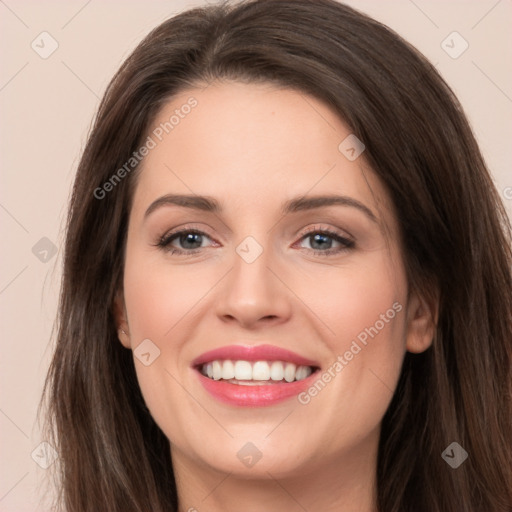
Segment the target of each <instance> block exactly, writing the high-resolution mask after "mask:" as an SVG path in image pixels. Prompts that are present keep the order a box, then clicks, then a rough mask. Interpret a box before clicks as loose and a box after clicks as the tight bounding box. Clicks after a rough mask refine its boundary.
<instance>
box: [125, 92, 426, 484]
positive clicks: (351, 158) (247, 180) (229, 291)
mask: <svg viewBox="0 0 512 512" xmlns="http://www.w3.org/2000/svg"><path fill="white" fill-rule="evenodd" d="M191 98H193V99H191ZM185 105H189V107H190V108H188V107H185ZM172 116H174V118H172ZM170 120H171V121H170ZM165 123H167V125H166V124H165ZM171 126H172V128H171ZM350 134H351V131H350V129H349V128H348V127H347V126H346V125H345V124H344V123H343V122H342V121H341V120H340V119H339V118H338V117H337V116H336V115H335V114H334V113H333V112H332V111H331V110H330V109H329V108H328V107H327V106H326V105H325V104H323V103H322V102H320V101H318V100H316V99H315V98H313V97H310V96H306V95H304V94H301V93H299V92H295V91H292V90H288V89H277V88H275V87H272V86H271V85H262V84H259V85H256V84H253V85H248V84H240V83H223V84H220V83H215V84H212V85H210V86H209V87H207V88H206V89H191V90H187V91H184V92H182V93H181V94H180V95H178V96H176V97H174V98H173V99H172V101H170V102H169V103H168V104H167V105H166V106H165V108H163V109H162V111H161V112H160V114H159V115H158V118H157V119H156V120H155V122H154V124H153V126H152V128H151V131H150V132H149V137H150V139H147V147H148V148H149V151H148V153H147V155H146V156H145V158H144V161H143V168H142V171H141V174H140V176H139V181H138V183H137V186H136V189H135V194H134V199H133V204H132V208H131V212H130V219H129V227H128V235H127V246H126V259H125V271H124V282H123V291H122V294H120V295H119V298H118V301H117V302H116V306H117V321H118V325H119V327H120V328H121V329H123V330H124V331H125V333H126V334H120V340H121V342H122V343H123V345H124V346H125V347H127V348H130V349H132V350H133V353H134V363H135V368H136V372H137V377H138V380H139V384H140V388H141V390H142V393H143V396H144V398H145V401H146V403H147V406H148V408H149V410H150V412H151V414H152V416H153V417H154V419H155V421H156V422H157V423H158V425H159V426H160V428H161V429H162V430H163V432H164V433H165V434H166V436H167V437H168V438H169V440H170V441H171V446H172V455H173V459H174V460H178V459H179V460H181V461H183V464H185V461H187V462H186V463H188V464H193V465H196V466H197V467H203V468H214V469H217V470H220V471H223V472H226V473H227V472H230V473H237V474H241V475H248V477H249V476H250V477H253V476H256V475H265V474H266V472H267V471H270V472H271V473H272V474H273V475H274V476H275V477H276V478H277V477H284V476H286V475H288V476H290V475H293V474H297V473H299V472H302V473H307V472H313V471H315V469H316V468H319V467H321V466H325V465H329V464H336V463H337V462H339V461H340V460H343V458H346V457H355V456H357V454H359V455H361V456H362V455H363V454H370V455H373V456H375V454H376V447H377V443H378V436H379V426H380V422H381V420H382V417H383V415H384V413H385V411H386V409H387V407H388V405H389V402H390V400H391V398H392V394H393V391H394V389H395V386H396V384H397V381H398V378H399V374H400V369H401V364H402V361H403V357H404V354H405V351H406V350H410V351H414V352H420V351H422V350H425V349H426V348H427V347H428V345H429V343H430V340H431V337H432V330H431V328H430V323H429V322H430V320H429V315H428V313H427V309H426V307H425V305H424V304H423V302H422V300H421V298H419V297H416V296H415V295H414V294H411V295H410V296H409V297H408V285H407V280H406V277H405V271H404V265H403V260H402V256H401V249H400V239H399V235H398V223H397V219H396V217H395V215H394V213H393V207H392V204H391V202H390V200H389V197H388V196H387V193H386V191H385V189H384V187H383V186H382V184H381V183H380V182H379V180H378V179H377V177H376V176H375V175H374V173H373V172H372V170H371V169H369V168H368V167H367V166H365V162H364V152H363V153H362V154H361V155H360V156H359V157H357V153H358V150H360V149H361V147H360V146H358V145H357V144H356V142H357V141H356V142H354V139H351V138H349V139H348V140H345V139H346V138H347V137H349V136H350ZM343 141H345V142H343ZM340 144H341V145H340ZM352 149H354V151H352ZM355 157H357V158H355ZM171 196H173V197H171ZM177 196H187V198H184V197H181V198H180V197H177ZM326 197H327V198H329V199H323V200H322V199H320V198H326ZM214 207H215V208H214ZM217 349H221V350H220V351H217V352H215V353H210V352H211V351H214V350H217ZM230 361H231V363H230ZM204 374H206V375H204ZM208 374H209V375H210V376H208ZM269 376H270V379H269ZM290 447H293V449H291V448H290ZM260 456H261V458H260V459H259V460H257V459H258V458H259V457H260ZM254 461H256V463H254Z"/></svg>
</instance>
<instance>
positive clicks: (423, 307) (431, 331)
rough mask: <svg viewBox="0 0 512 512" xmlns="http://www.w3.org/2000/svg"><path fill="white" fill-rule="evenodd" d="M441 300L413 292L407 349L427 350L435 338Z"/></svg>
mask: <svg viewBox="0 0 512 512" xmlns="http://www.w3.org/2000/svg"><path fill="white" fill-rule="evenodd" d="M438 307H439V301H438V298H437V297H435V298H434V299H432V300H431V301H427V300H426V298H425V297H423V296H421V295H419V294H417V293H413V294H412V295H411V297H410V300H409V303H408V307H407V334H406V349H407V351H409V352H413V353H416V354H419V353H421V352H424V351H425V350H427V349H428V348H429V347H430V346H431V345H432V341H433V339H434V335H435V332H436V327H437V319H438Z"/></svg>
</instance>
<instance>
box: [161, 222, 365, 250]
mask: <svg viewBox="0 0 512 512" xmlns="http://www.w3.org/2000/svg"><path fill="white" fill-rule="evenodd" d="M185 234H196V235H202V236H206V237H208V238H211V237H210V236H209V235H208V234H207V233H204V232H203V231H199V230H197V229H192V228H189V229H186V228H185V229H182V230H180V231H176V232H174V233H170V234H164V235H163V236H161V237H159V239H158V241H157V243H156V244H154V245H155V246H156V247H159V248H160V249H162V250H163V251H165V252H168V253H169V254H171V255H182V256H184V257H187V256H193V255H194V254H197V253H198V252H199V251H201V249H204V247H198V248H196V249H190V250H184V249H177V248H176V247H169V245H170V243H171V242H172V241H174V240H175V239H176V238H179V237H180V236H181V235H185ZM316 234H320V235H324V236H327V237H328V238H332V239H334V240H335V241H336V242H339V243H340V244H342V247H338V248H334V249H327V250H325V251H321V250H319V249H307V248H306V249H307V250H308V251H312V252H314V253H316V254H318V255H321V256H332V255H335V254H340V253H342V252H344V251H348V250H350V249H353V248H354V247H355V242H354V241H353V240H350V239H349V238H347V237H344V236H341V235H340V234H339V233H336V232H335V231H331V230H329V229H320V228H318V227H316V226H315V227H314V228H312V229H311V230H308V231H306V232H305V233H302V235H301V237H300V239H299V240H303V239H305V238H308V237H311V236H312V235H316Z"/></svg>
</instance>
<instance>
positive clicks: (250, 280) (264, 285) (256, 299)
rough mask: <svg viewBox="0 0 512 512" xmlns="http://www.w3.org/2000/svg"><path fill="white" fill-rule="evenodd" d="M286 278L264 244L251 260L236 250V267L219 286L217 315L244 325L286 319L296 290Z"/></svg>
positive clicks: (283, 320) (250, 326)
mask: <svg viewBox="0 0 512 512" xmlns="http://www.w3.org/2000/svg"><path fill="white" fill-rule="evenodd" d="M285 281H286V280H285V279H284V276H280V271H279V265H278V263H277V262H276V261H275V259H273V258H272V255H271V252H270V251H268V250H266V249H265V248H264V250H263V252H262V253H261V254H260V255H259V257H258V258H256V260H254V261H252V262H250V263H249V262H248V261H246V260H244V259H243V258H242V257H241V256H239V255H238V254H237V253H235V255H234V260H233V267H232V269H231V271H230V272H228V274H227V275H226V277H225V279H223V284H222V287H220V288H219V290H218V295H217V298H216V306H215V307H216V313H217V316H218V317H219V318H220V319H221V321H223V322H225V323H229V322H231V323H233V324H238V325H239V326H241V327H243V328H245V329H257V328H258V326H262V325H270V324H280V323H283V322H285V321H287V320H288V319H289V317H290V315H291V308H292V304H291V298H292V296H293V293H292V292H291V291H290V289H289V288H288V287H287V286H286V284H285Z"/></svg>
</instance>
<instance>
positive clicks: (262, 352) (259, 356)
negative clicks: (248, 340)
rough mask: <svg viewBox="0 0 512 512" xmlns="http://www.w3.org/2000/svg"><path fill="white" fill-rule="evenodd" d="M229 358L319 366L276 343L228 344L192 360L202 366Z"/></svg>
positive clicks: (196, 364) (193, 363) (195, 364)
mask: <svg viewBox="0 0 512 512" xmlns="http://www.w3.org/2000/svg"><path fill="white" fill-rule="evenodd" d="M227 359H230V360H232V361H285V362H291V363H295V364H296V365H303V366H314V367H318V366H319V365H318V363H317V362H316V361H312V360H311V359H307V358H305V357H303V356H300V355H299V354H296V353H295V352H292V351H290V350H286V349H284V348H280V347H276V346H275V345H252V346H248V345H227V346H224V347H220V348H216V349H214V350H210V351H208V352H205V353H203V354H201V355H200V356H199V357H196V359H194V360H193V361H192V365H193V366H200V365H202V364H204V363H209V362H211V361H215V360H227Z"/></svg>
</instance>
